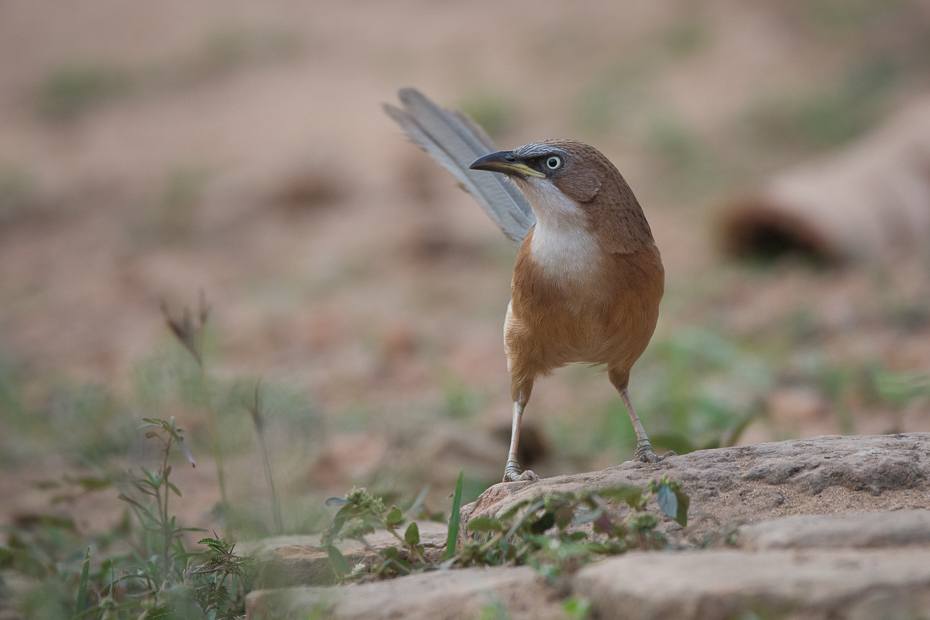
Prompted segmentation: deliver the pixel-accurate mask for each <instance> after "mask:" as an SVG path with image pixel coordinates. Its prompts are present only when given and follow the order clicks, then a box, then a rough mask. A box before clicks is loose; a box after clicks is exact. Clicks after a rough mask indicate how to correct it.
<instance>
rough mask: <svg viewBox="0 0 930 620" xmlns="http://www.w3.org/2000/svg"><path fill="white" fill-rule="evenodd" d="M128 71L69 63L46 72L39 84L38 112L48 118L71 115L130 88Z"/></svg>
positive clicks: (121, 93)
mask: <svg viewBox="0 0 930 620" xmlns="http://www.w3.org/2000/svg"><path fill="white" fill-rule="evenodd" d="M132 87H133V83H132V79H131V77H130V75H129V74H128V73H127V72H125V71H123V70H122V69H117V68H115V67H109V66H102V65H100V66H96V65H71V66H65V67H60V68H58V69H56V70H54V71H53V72H52V73H50V74H49V75H48V76H47V77H46V78H45V80H44V81H43V82H42V84H41V85H40V87H39V92H38V102H37V105H38V109H39V113H40V114H41V115H42V116H44V117H46V118H48V119H52V120H65V119H69V118H73V117H75V116H77V115H78V114H80V113H82V112H84V111H86V110H87V109H89V108H92V107H94V106H97V105H99V104H101V103H104V102H106V101H110V100H113V99H117V98H120V97H125V96H126V95H128V94H129V93H130V92H131V91H132Z"/></svg>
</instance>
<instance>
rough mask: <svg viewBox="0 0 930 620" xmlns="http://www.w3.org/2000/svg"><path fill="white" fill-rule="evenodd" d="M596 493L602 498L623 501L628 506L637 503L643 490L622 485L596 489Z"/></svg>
mask: <svg viewBox="0 0 930 620" xmlns="http://www.w3.org/2000/svg"><path fill="white" fill-rule="evenodd" d="M598 494H599V495H600V496H601V497H603V498H604V499H612V500H614V501H624V502H626V503H627V504H629V505H630V506H636V505H637V504H638V503H639V498H641V497H642V496H643V490H642V489H641V488H639V487H633V486H627V485H624V486H619V487H614V488H611V489H602V490H601V491H598Z"/></svg>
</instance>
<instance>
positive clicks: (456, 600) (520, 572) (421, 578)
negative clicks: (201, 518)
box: [246, 566, 564, 620]
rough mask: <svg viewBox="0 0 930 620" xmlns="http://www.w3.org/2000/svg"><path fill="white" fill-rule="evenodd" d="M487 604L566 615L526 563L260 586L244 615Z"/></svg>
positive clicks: (414, 610)
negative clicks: (329, 583) (329, 584)
mask: <svg viewBox="0 0 930 620" xmlns="http://www.w3.org/2000/svg"><path fill="white" fill-rule="evenodd" d="M485 609H490V610H494V611H492V612H491V613H494V614H496V615H489V616H488V617H491V618H498V617H500V618H513V619H514V620H521V619H523V618H526V619H527V620H530V619H533V618H540V619H542V620H546V619H548V618H563V617H564V612H563V611H562V606H561V604H560V602H559V601H558V600H557V599H556V598H555V597H554V592H553V591H552V589H551V588H549V587H547V584H546V583H545V582H544V581H543V580H541V579H540V578H539V576H537V575H536V572H535V571H533V569H531V568H528V567H525V566H524V567H520V568H465V569H458V570H447V571H434V572H430V573H423V574H419V575H412V576H409V577H403V578H400V579H391V580H388V581H379V582H374V583H367V584H362V585H350V586H340V587H336V588H319V587H309V588H285V589H280V590H257V591H255V592H252V593H250V594H249V597H248V599H247V601H246V615H247V617H248V618H250V619H252V620H258V619H259V618H262V619H268V618H275V619H279V618H280V619H289V618H307V617H308V616H309V615H310V614H311V613H312V612H314V611H316V612H317V613H319V614H320V615H321V617H323V618H340V619H346V620H349V619H353V620H362V619H365V620H368V619H370V618H409V619H411V620H417V619H421V618H422V619H424V620H425V619H431V618H443V619H444V620H458V619H462V620H465V619H468V620H471V619H473V618H476V617H478V616H479V615H480V614H482V612H483V611H484V610H485ZM505 610H506V611H505Z"/></svg>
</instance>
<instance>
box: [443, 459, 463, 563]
mask: <svg viewBox="0 0 930 620" xmlns="http://www.w3.org/2000/svg"><path fill="white" fill-rule="evenodd" d="M463 475H464V472H461V471H460V472H459V481H458V482H456V483H455V495H454V496H453V497H452V514H450V515H449V533H448V534H447V535H446V552H445V553H443V554H442V557H443V559H446V560H448V559H449V558H451V557H452V556H454V555H455V543H457V542H458V540H459V522H460V520H461V518H462V514H461V510H462V478H463Z"/></svg>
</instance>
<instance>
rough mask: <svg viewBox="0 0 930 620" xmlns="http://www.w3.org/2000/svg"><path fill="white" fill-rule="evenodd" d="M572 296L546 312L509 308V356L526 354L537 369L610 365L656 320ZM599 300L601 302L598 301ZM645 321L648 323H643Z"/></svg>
mask: <svg viewBox="0 0 930 620" xmlns="http://www.w3.org/2000/svg"><path fill="white" fill-rule="evenodd" d="M584 301H585V300H578V299H577V298H575V299H574V300H573V301H572V302H571V303H554V304H552V305H551V306H549V307H548V308H547V311H546V312H544V313H540V312H536V313H532V314H531V315H528V316H525V315H524V314H523V313H521V312H520V311H519V308H517V309H516V310H514V308H513V304H512V303H511V306H510V307H508V312H507V319H506V321H505V326H504V343H505V349H506V351H507V355H508V359H511V358H514V357H530V358H532V359H533V360H534V365H535V366H537V367H538V368H539V369H540V371H541V372H548V371H550V370H553V369H555V368H559V367H561V366H565V365H566V364H571V363H576V362H578V363H584V364H610V363H613V362H616V361H618V360H619V359H621V358H623V357H625V356H626V355H627V354H629V353H631V352H633V351H636V357H638V356H639V353H641V350H639V349H641V348H644V347H641V346H640V342H639V341H640V340H641V339H642V338H641V337H640V335H646V341H647V342H648V337H649V336H651V335H652V330H653V328H654V327H655V319H654V318H651V317H642V318H643V319H644V320H642V321H640V320H636V317H632V316H623V315H624V314H625V313H624V312H623V308H622V307H613V308H607V307H604V305H603V302H602V300H590V303H589V304H587V305H586V304H585V303H584ZM598 302H600V303H598ZM646 323H651V325H647V324H646Z"/></svg>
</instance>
